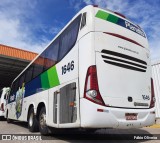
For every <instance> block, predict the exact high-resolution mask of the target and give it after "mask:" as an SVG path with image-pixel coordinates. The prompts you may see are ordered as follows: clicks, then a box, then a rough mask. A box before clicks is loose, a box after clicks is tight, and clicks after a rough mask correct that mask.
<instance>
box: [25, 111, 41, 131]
mask: <svg viewBox="0 0 160 143" xmlns="http://www.w3.org/2000/svg"><path fill="white" fill-rule="evenodd" d="M28 129H29V131H30V132H38V130H39V127H38V121H37V118H36V116H35V115H34V109H33V108H31V109H30V110H29V113H28Z"/></svg>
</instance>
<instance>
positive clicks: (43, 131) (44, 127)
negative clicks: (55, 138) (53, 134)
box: [38, 107, 49, 135]
mask: <svg viewBox="0 0 160 143" xmlns="http://www.w3.org/2000/svg"><path fill="white" fill-rule="evenodd" d="M38 122H39V131H40V133H41V134H42V135H47V134H49V128H48V126H47V125H46V108H45V107H42V108H41V111H40V114H39V120H38Z"/></svg>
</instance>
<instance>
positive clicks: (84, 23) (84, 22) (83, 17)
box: [80, 12, 87, 29]
mask: <svg viewBox="0 0 160 143" xmlns="http://www.w3.org/2000/svg"><path fill="white" fill-rule="evenodd" d="M86 15H87V13H86V12H85V13H83V16H82V21H81V28H80V29H82V28H83V27H84V26H85V25H86Z"/></svg>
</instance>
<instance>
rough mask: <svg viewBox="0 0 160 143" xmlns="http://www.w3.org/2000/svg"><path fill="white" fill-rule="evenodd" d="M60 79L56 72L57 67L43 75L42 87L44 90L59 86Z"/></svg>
mask: <svg viewBox="0 0 160 143" xmlns="http://www.w3.org/2000/svg"><path fill="white" fill-rule="evenodd" d="M59 84H60V82H59V78H58V74H57V70H56V66H54V67H52V68H50V69H49V70H47V71H46V72H44V73H43V74H42V75H41V85H42V88H44V89H49V88H51V87H54V86H57V85H59Z"/></svg>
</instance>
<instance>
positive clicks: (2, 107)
mask: <svg viewBox="0 0 160 143" xmlns="http://www.w3.org/2000/svg"><path fill="white" fill-rule="evenodd" d="M1 111H4V103H2V104H1Z"/></svg>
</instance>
